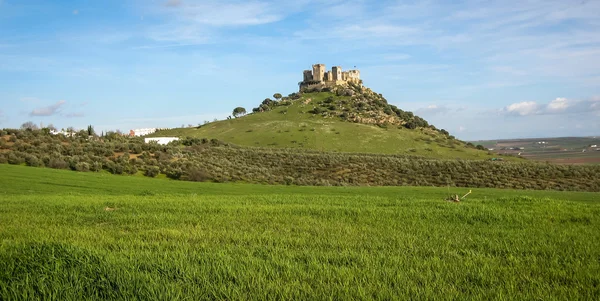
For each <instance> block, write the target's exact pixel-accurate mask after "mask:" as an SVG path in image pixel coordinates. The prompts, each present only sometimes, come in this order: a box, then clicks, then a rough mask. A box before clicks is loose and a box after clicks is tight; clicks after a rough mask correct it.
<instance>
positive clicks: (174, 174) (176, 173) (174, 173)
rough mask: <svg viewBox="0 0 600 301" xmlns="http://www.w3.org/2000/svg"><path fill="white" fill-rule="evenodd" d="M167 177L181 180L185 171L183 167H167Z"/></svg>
mask: <svg viewBox="0 0 600 301" xmlns="http://www.w3.org/2000/svg"><path fill="white" fill-rule="evenodd" d="M166 174H167V178H169V179H173V180H179V179H180V178H181V176H182V175H183V171H182V170H181V168H172V167H171V168H169V169H167V172H166Z"/></svg>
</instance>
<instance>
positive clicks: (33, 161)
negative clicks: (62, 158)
mask: <svg viewBox="0 0 600 301" xmlns="http://www.w3.org/2000/svg"><path fill="white" fill-rule="evenodd" d="M25 164H27V166H31V167H39V166H40V165H43V163H42V162H41V160H40V159H38V157H36V156H35V155H30V154H28V155H27V156H26V157H25Z"/></svg>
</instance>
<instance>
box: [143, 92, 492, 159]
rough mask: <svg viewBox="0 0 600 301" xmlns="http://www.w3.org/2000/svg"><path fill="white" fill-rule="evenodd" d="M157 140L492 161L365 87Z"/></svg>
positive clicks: (310, 96) (311, 96)
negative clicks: (188, 139)
mask: <svg viewBox="0 0 600 301" xmlns="http://www.w3.org/2000/svg"><path fill="white" fill-rule="evenodd" d="M152 136H178V137H199V138H215V139H219V140H222V141H226V142H229V143H233V144H237V145H243V146H257V147H284V148H303V149H315V150H320V151H334V152H353V153H383V154H410V155H418V156H423V157H433V158H463V159H486V158H490V157H491V155H488V153H487V152H486V151H481V150H478V149H475V147H474V146H473V145H472V144H466V143H465V142H463V141H460V140H457V139H455V138H454V137H452V136H450V135H449V134H448V132H446V131H444V130H438V129H436V128H435V127H433V126H430V125H429V124H428V123H427V122H426V121H425V120H423V119H422V118H420V117H418V116H415V115H413V114H412V113H410V112H404V111H402V110H400V109H398V108H396V107H395V106H391V105H389V104H388V103H387V101H386V100H385V98H383V96H381V94H376V93H374V92H373V91H371V90H370V89H367V88H362V87H360V86H349V87H337V88H335V89H331V90H324V91H320V90H319V91H307V92H305V93H302V94H296V93H293V94H290V96H288V97H283V98H282V99H281V100H280V101H275V100H271V99H265V100H264V101H263V103H262V104H261V105H260V106H259V107H258V108H254V110H253V113H251V114H248V115H246V116H242V117H238V118H232V119H227V120H222V121H216V122H212V123H209V124H205V125H203V126H199V127H197V128H180V129H171V130H162V131H159V132H157V133H155V134H153V135H152Z"/></svg>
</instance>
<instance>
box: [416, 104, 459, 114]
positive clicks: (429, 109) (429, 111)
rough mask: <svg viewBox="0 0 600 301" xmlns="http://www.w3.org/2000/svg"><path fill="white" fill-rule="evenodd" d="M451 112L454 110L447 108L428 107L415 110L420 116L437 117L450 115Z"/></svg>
mask: <svg viewBox="0 0 600 301" xmlns="http://www.w3.org/2000/svg"><path fill="white" fill-rule="evenodd" d="M450 111H452V109H450V108H449V107H447V106H443V105H442V106H438V105H428V106H427V107H425V108H419V109H417V110H415V113H417V114H418V115H436V114H444V113H448V112H450Z"/></svg>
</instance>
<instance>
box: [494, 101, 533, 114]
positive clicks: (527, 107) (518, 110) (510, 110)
mask: <svg viewBox="0 0 600 301" xmlns="http://www.w3.org/2000/svg"><path fill="white" fill-rule="evenodd" d="M503 111H504V112H505V113H506V114H508V115H519V116H525V115H534V114H537V113H538V112H539V111H540V106H539V105H538V104H537V103H536V102H535V101H524V102H518V103H513V104H511V105H508V106H506V107H505V108H504V109H503Z"/></svg>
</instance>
